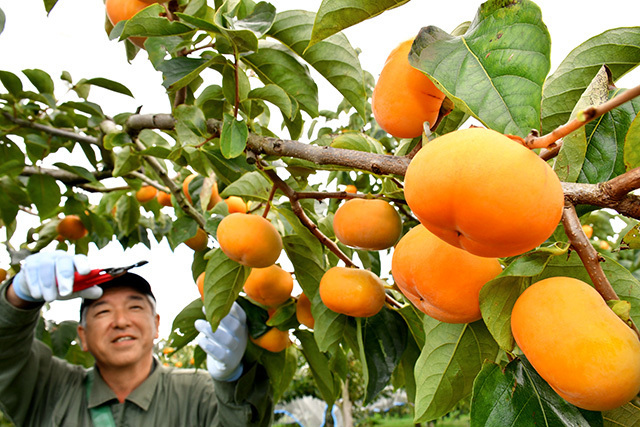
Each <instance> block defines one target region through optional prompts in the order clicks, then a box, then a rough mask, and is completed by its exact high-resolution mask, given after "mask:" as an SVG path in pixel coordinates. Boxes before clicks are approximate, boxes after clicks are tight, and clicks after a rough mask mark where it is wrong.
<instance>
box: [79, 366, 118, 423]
mask: <svg viewBox="0 0 640 427" xmlns="http://www.w3.org/2000/svg"><path fill="white" fill-rule="evenodd" d="M93 375H94V374H93V369H89V371H87V382H86V383H85V384H86V387H87V404H88V403H89V395H90V394H91V386H92V385H93ZM89 413H90V414H91V420H92V421H93V425H94V427H116V421H115V420H114V419H113V414H112V413H111V408H110V407H109V406H106V405H105V406H98V407H96V408H89Z"/></svg>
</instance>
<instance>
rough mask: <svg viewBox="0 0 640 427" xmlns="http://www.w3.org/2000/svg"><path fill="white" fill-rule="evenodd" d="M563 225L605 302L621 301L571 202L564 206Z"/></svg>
mask: <svg viewBox="0 0 640 427" xmlns="http://www.w3.org/2000/svg"><path fill="white" fill-rule="evenodd" d="M562 225H563V226H564V231H565V233H566V234H567V237H569V243H571V247H572V248H573V249H574V250H575V251H576V253H577V254H578V256H579V257H580V259H581V260H582V263H583V264H584V266H585V268H586V269H587V272H588V273H589V277H590V278H591V281H592V282H593V285H594V287H595V288H596V290H597V291H598V292H599V293H600V295H602V298H604V299H605V301H609V300H617V299H620V298H618V295H617V294H616V292H615V291H614V290H613V288H612V287H611V283H609V279H607V276H605V274H604V271H603V270H602V266H601V265H600V261H601V258H600V256H599V254H598V251H596V250H595V248H594V247H593V245H592V244H591V242H590V241H589V239H588V238H587V236H586V235H585V234H584V231H583V230H582V225H581V224H580V219H579V218H578V214H577V213H576V209H575V207H574V206H573V204H571V202H566V203H565V205H564V211H563V213H562Z"/></svg>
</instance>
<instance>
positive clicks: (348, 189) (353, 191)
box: [344, 184, 358, 194]
mask: <svg viewBox="0 0 640 427" xmlns="http://www.w3.org/2000/svg"><path fill="white" fill-rule="evenodd" d="M344 191H346V192H347V193H350V194H356V193H357V192H358V188H357V187H356V186H355V185H353V184H349V185H347V187H346V188H345V189H344Z"/></svg>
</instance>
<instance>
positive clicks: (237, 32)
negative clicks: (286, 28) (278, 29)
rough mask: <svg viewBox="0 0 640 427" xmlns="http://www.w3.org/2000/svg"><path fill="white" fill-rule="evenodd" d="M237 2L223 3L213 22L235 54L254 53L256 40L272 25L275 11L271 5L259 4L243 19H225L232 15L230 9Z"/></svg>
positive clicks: (256, 44)
mask: <svg viewBox="0 0 640 427" xmlns="http://www.w3.org/2000/svg"><path fill="white" fill-rule="evenodd" d="M237 4H238V3H237V2H225V3H224V4H223V5H222V6H221V7H220V8H218V10H217V11H216V13H215V15H214V17H213V22H214V23H215V25H216V27H218V32H219V33H221V34H222V35H224V36H225V37H226V38H227V40H228V41H229V43H231V44H232V45H233V46H234V50H235V51H236V52H240V53H242V52H255V51H256V50H257V49H258V38H260V37H262V36H263V35H264V34H265V33H266V32H267V31H268V30H269V28H271V25H272V24H273V20H274V19H275V15H276V9H275V7H274V6H273V5H271V4H269V3H266V2H260V3H258V4H257V5H256V7H255V8H254V9H253V11H252V12H251V13H250V14H249V15H248V16H246V17H245V18H243V19H239V20H234V19H227V16H229V15H232V14H233V11H232V10H231V9H230V8H235V7H236V6H237Z"/></svg>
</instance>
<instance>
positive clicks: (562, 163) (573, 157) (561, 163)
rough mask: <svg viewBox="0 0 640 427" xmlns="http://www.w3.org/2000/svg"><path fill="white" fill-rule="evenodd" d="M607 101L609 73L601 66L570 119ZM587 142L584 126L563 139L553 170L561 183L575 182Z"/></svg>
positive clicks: (583, 158) (585, 153)
mask: <svg viewBox="0 0 640 427" xmlns="http://www.w3.org/2000/svg"><path fill="white" fill-rule="evenodd" d="M607 99H609V73H608V72H607V69H606V68H605V67H604V66H603V67H601V68H600V71H598V73H597V74H596V76H595V77H594V78H593V80H592V81H591V82H590V83H589V86H588V87H587V88H586V89H585V91H584V93H583V94H582V95H581V96H580V99H579V100H578V102H577V103H576V105H575V106H574V108H573V111H572V112H571V117H570V119H573V118H575V117H577V115H578V114H579V113H580V112H581V111H582V110H584V109H585V108H587V107H590V106H592V105H593V106H595V105H600V104H602V103H604V102H606V101H607ZM588 145H589V141H588V138H587V131H586V127H585V126H581V127H579V128H578V129H576V130H575V131H573V132H571V133H570V134H569V135H567V136H566V137H564V138H563V142H562V147H561V148H560V152H559V153H558V157H557V158H556V159H555V162H554V164H553V169H554V170H555V171H556V173H557V174H558V177H559V178H560V180H561V181H566V182H575V181H576V180H577V179H578V176H579V175H580V171H581V170H582V165H583V164H584V161H585V158H586V155H587V148H588Z"/></svg>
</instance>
